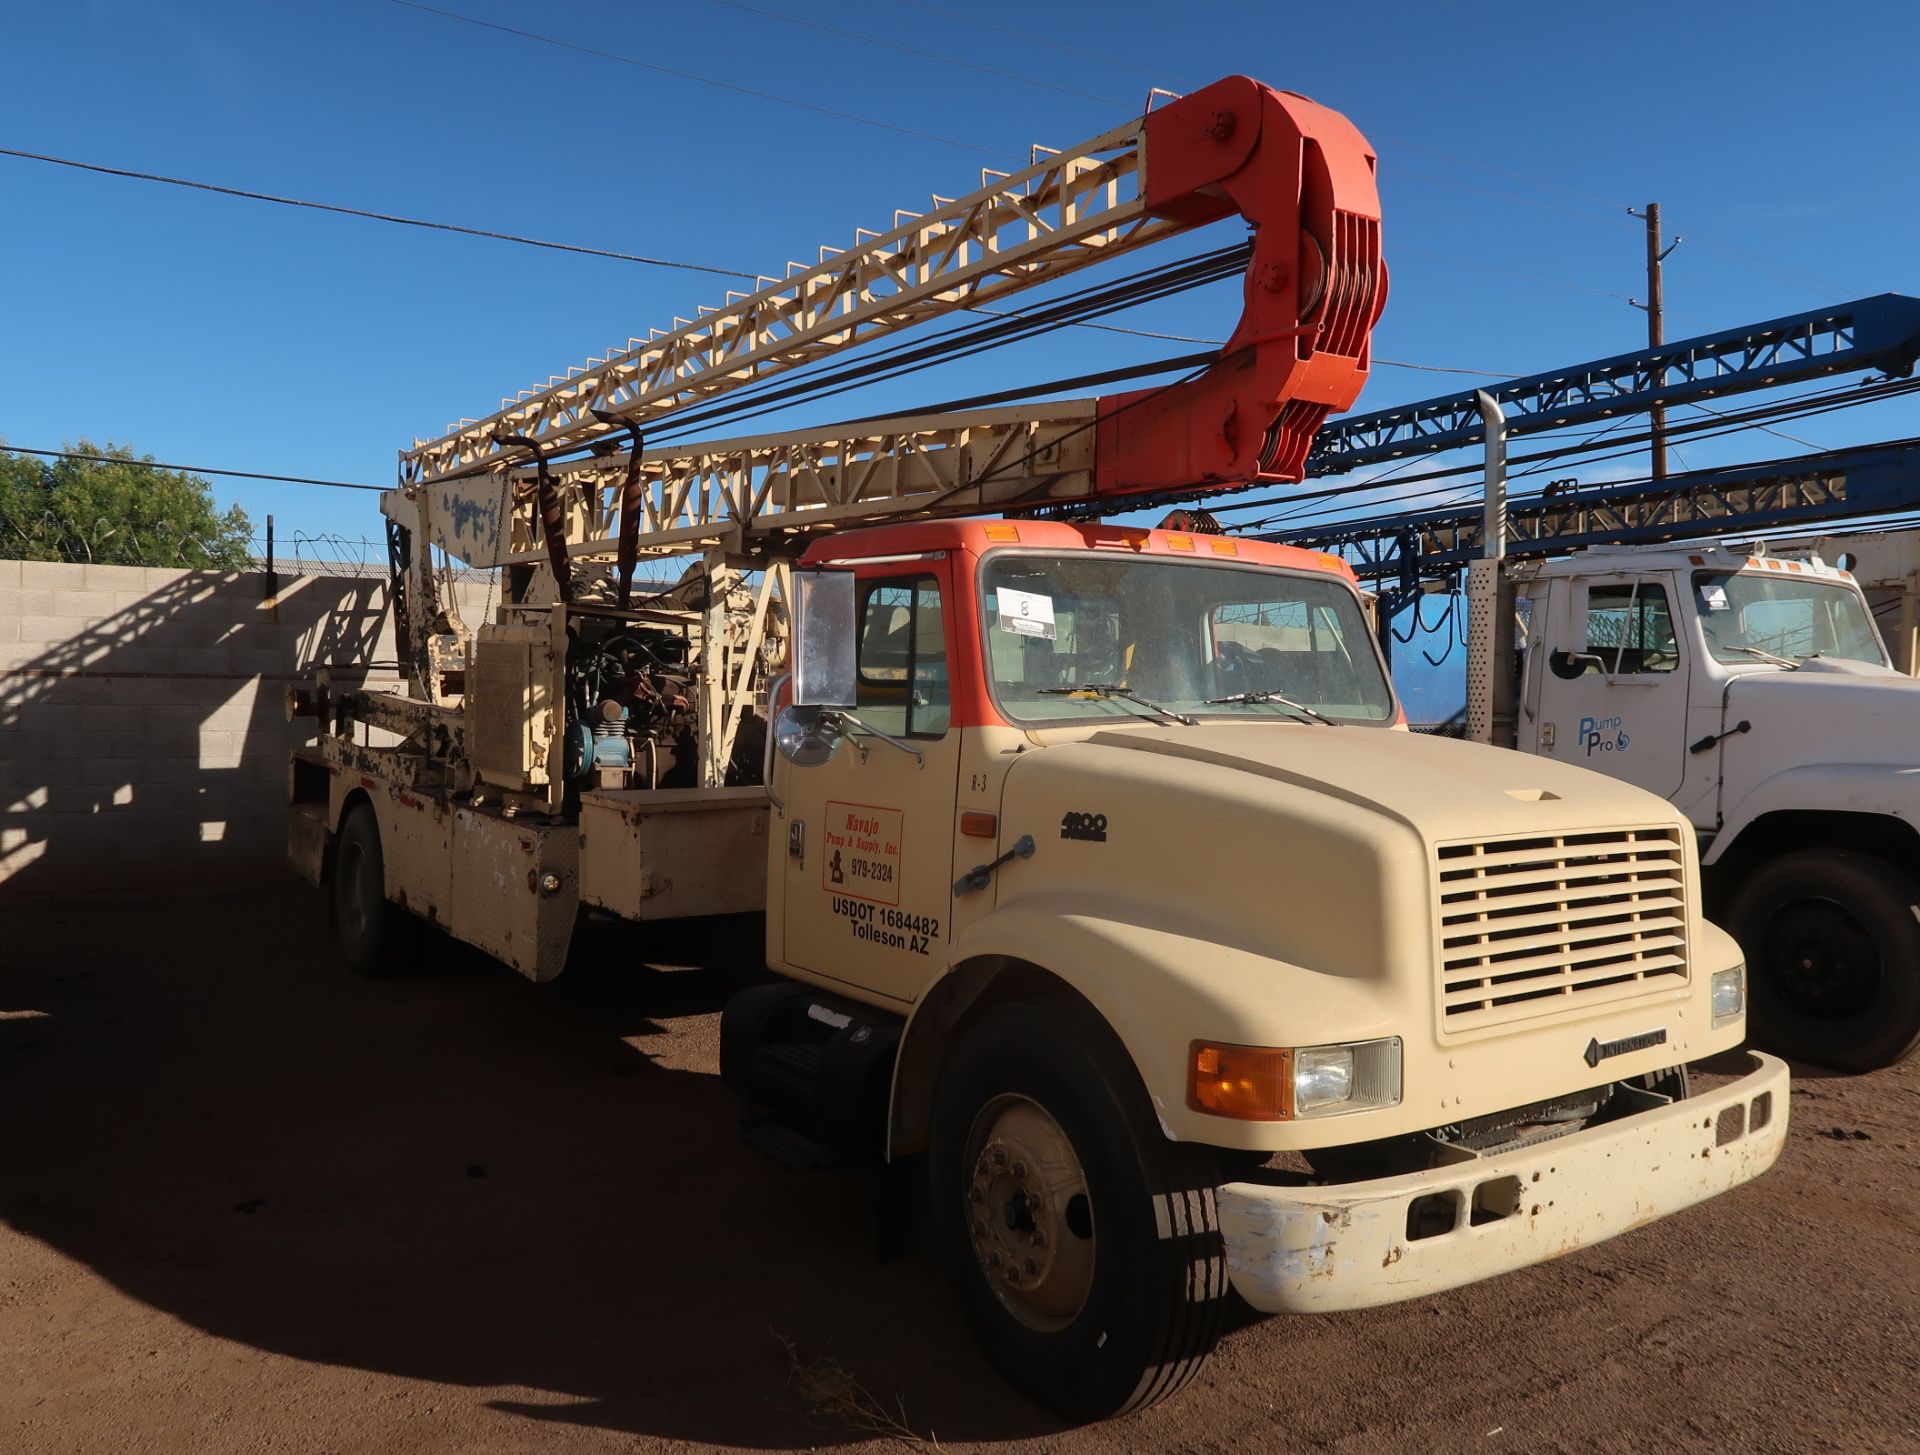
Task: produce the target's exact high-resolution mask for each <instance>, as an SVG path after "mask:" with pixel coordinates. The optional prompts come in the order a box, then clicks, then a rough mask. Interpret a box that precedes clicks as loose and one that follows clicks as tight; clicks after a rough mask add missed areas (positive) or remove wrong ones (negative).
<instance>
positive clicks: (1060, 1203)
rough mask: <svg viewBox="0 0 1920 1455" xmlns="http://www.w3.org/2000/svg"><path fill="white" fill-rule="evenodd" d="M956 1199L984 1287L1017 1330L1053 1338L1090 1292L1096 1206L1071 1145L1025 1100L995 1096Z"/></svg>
mask: <svg viewBox="0 0 1920 1455" xmlns="http://www.w3.org/2000/svg"><path fill="white" fill-rule="evenodd" d="M967 1147H968V1149H969V1157H968V1163H967V1169H966V1176H967V1183H966V1186H965V1188H964V1189H963V1191H962V1193H961V1196H962V1197H963V1198H964V1199H965V1203H966V1206H965V1208H964V1214H965V1217H966V1222H967V1232H968V1237H969V1238H970V1240H971V1241H972V1243H973V1252H974V1256H975V1257H976V1258H977V1259H978V1260H979V1262H980V1271H981V1273H982V1275H983V1276H984V1277H985V1278H986V1280H987V1286H988V1287H989V1288H991V1289H992V1290H993V1292H994V1296H995V1297H997V1298H998V1299H999V1300H1000V1302H1001V1303H1002V1304H1003V1305H1005V1307H1006V1309H1007V1311H1008V1312H1009V1313H1011V1314H1012V1315H1013V1316H1014V1317H1015V1318H1016V1319H1018V1320H1019V1321H1020V1322H1021V1323H1023V1324H1025V1325H1026V1326H1027V1327H1028V1328H1030V1329H1035V1330H1038V1331H1040V1332H1042V1333H1051V1332H1052V1331H1054V1330H1056V1329H1061V1328H1064V1327H1065V1326H1066V1325H1068V1324H1070V1323H1072V1322H1073V1320H1074V1318H1075V1317H1076V1316H1077V1315H1078V1314H1079V1312H1080V1310H1081V1309H1082V1308H1084V1307H1085V1306H1086V1302H1087V1295H1088V1293H1089V1292H1091V1291H1092V1288H1093V1269H1094V1223H1093V1200H1092V1197H1091V1195H1090V1194H1089V1192H1088V1189H1087V1174H1086V1170H1085V1169H1084V1168H1083V1167H1082V1166H1081V1165H1080V1156H1079V1153H1077V1152H1076V1151H1075V1150H1074V1147H1073V1143H1072V1142H1071V1141H1070V1140H1069V1139H1068V1137H1067V1134H1066V1133H1065V1132H1064V1131H1062V1130H1061V1127H1060V1124H1059V1123H1058V1122H1057V1121H1055V1120H1054V1119H1053V1116H1052V1114H1051V1113H1049V1112H1048V1111H1047V1109H1046V1108H1045V1107H1043V1106H1041V1105H1040V1104H1039V1103H1038V1102H1035V1101H1031V1100H1029V1099H1028V1098H1026V1097H1024V1096H1012V1095H1008V1096H998V1097H995V1098H994V1099H993V1100H992V1101H990V1102H988V1103H987V1104H986V1105H985V1106H984V1107H982V1108H981V1109H980V1114H979V1115H978V1116H976V1117H975V1118H974V1119H973V1129H972V1131H971V1132H970V1133H969V1135H968V1137H967Z"/></svg>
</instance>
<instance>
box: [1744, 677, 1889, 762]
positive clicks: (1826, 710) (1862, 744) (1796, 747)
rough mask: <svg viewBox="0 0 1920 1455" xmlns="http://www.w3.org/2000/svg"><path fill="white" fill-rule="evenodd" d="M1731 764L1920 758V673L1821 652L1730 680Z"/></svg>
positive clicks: (1876, 760) (1881, 760)
mask: <svg viewBox="0 0 1920 1455" xmlns="http://www.w3.org/2000/svg"><path fill="white" fill-rule="evenodd" d="M1743 720H1744V721H1747V722H1751V723H1752V724H1753V727H1752V730H1751V731H1750V732H1749V733H1746V734H1742V735H1741V736H1740V737H1739V738H1737V739H1729V740H1728V745H1727V765H1728V770H1729V771H1731V769H1732V767H1733V765H1734V764H1735V763H1736V762H1738V763H1739V764H1740V765H1741V767H1742V768H1743V769H1744V770H1746V771H1747V772H1749V773H1754V774H1758V773H1760V772H1761V771H1762V770H1763V769H1764V770H1766V771H1772V772H1778V771H1781V770H1782V769H1784V768H1788V767H1793V766H1795V765H1796V764H1804V763H1814V762H1821V763H1894V764H1910V763H1913V762H1914V761H1915V760H1916V758H1920V746H1916V740H1917V739H1920V732H1917V730H1920V679H1916V678H1913V677H1907V676H1904V675H1902V674H1901V673H1899V672H1896V671H1894V670H1893V669H1892V668H1890V667H1877V666H1874V665H1872V664H1870V663H1867V662H1843V661H1840V660H1838V659H1829V658H1825V657H1815V658H1812V659H1811V660H1809V661H1808V662H1806V663H1805V664H1804V665H1803V666H1801V667H1798V668H1796V669H1794V670H1793V671H1785V670H1781V671H1765V672H1742V673H1741V674H1740V675H1739V676H1738V677H1737V678H1735V679H1734V680H1733V681H1732V682H1730V683H1729V684H1728V685H1727V706H1726V714H1725V722H1724V726H1726V727H1732V726H1733V725H1734V724H1735V723H1738V722H1741V721H1743Z"/></svg>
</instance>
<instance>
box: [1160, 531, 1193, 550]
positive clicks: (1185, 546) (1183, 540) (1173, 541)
mask: <svg viewBox="0 0 1920 1455" xmlns="http://www.w3.org/2000/svg"><path fill="white" fill-rule="evenodd" d="M1166 542H1167V549H1168V550H1170V551H1191V550H1192V549H1193V537H1192V536H1181V535H1170V536H1168V537H1166Z"/></svg>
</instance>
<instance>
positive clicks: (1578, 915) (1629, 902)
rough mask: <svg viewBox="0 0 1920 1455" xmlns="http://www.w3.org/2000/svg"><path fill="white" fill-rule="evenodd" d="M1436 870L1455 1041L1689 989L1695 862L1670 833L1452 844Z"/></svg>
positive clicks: (1443, 988)
mask: <svg viewBox="0 0 1920 1455" xmlns="http://www.w3.org/2000/svg"><path fill="white" fill-rule="evenodd" d="M1436 859H1437V863H1436V868H1437V871H1438V877H1439V893H1440V905H1439V942H1440V957H1439V958H1440V1006H1441V1016H1440V1020H1441V1025H1442V1027H1443V1028H1444V1029H1446V1030H1449V1031H1468V1030H1479V1029H1481V1028H1483V1027H1488V1026H1498V1025H1504V1024H1507V1023H1508V1022H1511V1021H1520V1020H1528V1019H1531V1018H1533V1017H1535V1016H1541V1015H1551V1014H1553V1013H1554V1012H1556V1011H1560V1010H1565V1009H1567V1008H1569V1007H1571V1006H1576V1005H1578V1006H1585V1005H1598V1004H1603V1003H1605V1002H1607V1001H1613V1000H1625V999H1628V998H1630V997H1632V996H1636V995H1643V994H1646V993H1648V992H1650V991H1653V990H1667V989H1672V988H1675V987H1677V986H1681V985H1684V984H1685V983H1686V980H1687V940H1686V935H1687V899H1686V863H1687V861H1686V855H1685V854H1684V853H1683V852H1682V849H1681V844H1680V838H1679V834H1678V832H1677V831H1676V830H1674V829H1672V828H1666V827H1661V828H1637V829H1609V830H1604V831H1601V832H1597V833H1576V834H1545V835H1540V836H1537V837H1530V838H1514V839H1486V840H1482V841H1480V842H1477V843H1468V844H1443V845H1441V846H1440V847H1439V850H1438V853H1437V855H1436Z"/></svg>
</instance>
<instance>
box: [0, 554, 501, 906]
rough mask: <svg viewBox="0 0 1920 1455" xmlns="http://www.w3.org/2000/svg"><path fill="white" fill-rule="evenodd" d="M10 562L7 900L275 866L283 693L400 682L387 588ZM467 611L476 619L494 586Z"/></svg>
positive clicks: (1, 803)
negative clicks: (290, 688) (323, 676)
mask: <svg viewBox="0 0 1920 1455" xmlns="http://www.w3.org/2000/svg"><path fill="white" fill-rule="evenodd" d="M265 587H266V581H265V578H264V577H263V576H260V575H254V574H246V575H232V576H229V575H221V574H218V573H214V572H195V571H171V570H153V569H147V568H143V567H137V566H84V565H67V564H47V563H41V562H34V561H0V901H5V900H7V899H10V898H23V897H42V896H56V895H68V894H89V893H112V892H155V891H169V892H170V891H184V892H192V891H194V890H215V889H229V888H233V887H235V886H236V885H241V884H244V883H246V882H249V881H252V880H264V879H267V878H269V877H271V876H274V875H277V874H279V873H281V872H282V871H281V869H280V864H281V862H282V859H283V856H284V853H285V844H286V774H287V751H288V749H289V748H290V747H292V746H294V745H296V744H298V743H300V742H303V741H310V740H311V731H310V730H311V727H312V724H311V723H306V722H302V723H300V724H298V725H289V724H288V723H287V722H286V721H285V717H284V713H283V709H282V701H283V696H284V691H285V688H286V685H287V684H288V683H289V682H292V681H294V680H296V679H298V678H299V677H300V676H301V675H302V674H303V673H304V671H305V670H306V669H308V668H310V667H313V666H316V665H318V664H321V663H327V664H330V665H331V666H332V667H333V668H334V678H335V680H336V681H337V682H342V683H353V682H359V681H365V682H366V683H367V685H369V686H372V687H392V686H397V685H398V683H399V680H400V679H399V677H398V674H397V664H396V661H395V657H396V653H395V648H394V644H393V628H392V618H391V613H390V612H389V611H388V609H387V599H386V598H387V588H386V583H385V582H384V581H379V580H347V579H339V578H332V577H319V576H283V577H281V578H280V580H279V582H278V587H279V589H278V592H277V594H276V595H275V596H274V597H272V598H271V599H269V598H268V596H267V594H266V589H265ZM473 594H474V598H475V599H474V600H473V601H471V602H467V601H465V600H464V598H463V601H462V607H463V611H464V614H465V615H466V619H467V620H468V621H470V622H473V623H475V624H478V622H479V621H480V619H481V612H482V610H483V609H484V601H483V600H482V599H481V598H482V596H483V592H475V593H473Z"/></svg>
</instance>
